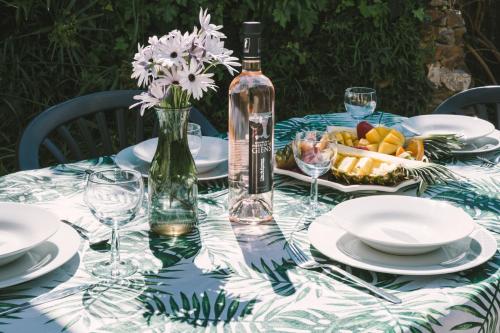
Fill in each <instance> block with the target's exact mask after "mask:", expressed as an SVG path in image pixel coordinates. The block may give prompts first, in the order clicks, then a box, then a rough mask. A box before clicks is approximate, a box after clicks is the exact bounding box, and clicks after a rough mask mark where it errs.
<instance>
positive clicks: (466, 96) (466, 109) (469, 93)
mask: <svg viewBox="0 0 500 333" xmlns="http://www.w3.org/2000/svg"><path fill="white" fill-rule="evenodd" d="M433 113H435V114H459V115H467V116H476V117H479V118H482V119H485V120H488V121H490V122H492V123H493V124H494V125H495V128H497V129H498V128H499V126H500V86H484V87H477V88H472V89H469V90H464V91H462V92H459V93H458V94H456V95H453V96H451V97H450V98H448V99H447V100H445V101H444V102H442V103H441V104H440V105H439V106H438V107H437V108H436V110H434V112H433Z"/></svg>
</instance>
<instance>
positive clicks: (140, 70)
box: [130, 44, 153, 87]
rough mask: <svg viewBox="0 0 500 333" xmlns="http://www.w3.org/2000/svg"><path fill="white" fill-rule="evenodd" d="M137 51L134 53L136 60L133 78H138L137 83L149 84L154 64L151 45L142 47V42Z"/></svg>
mask: <svg viewBox="0 0 500 333" xmlns="http://www.w3.org/2000/svg"><path fill="white" fill-rule="evenodd" d="M137 49H138V51H137V53H136V54H135V55H134V61H132V67H133V71H132V75H131V76H130V77H131V78H132V79H138V80H137V85H138V86H139V87H141V86H144V87H145V86H147V85H148V84H149V77H150V76H152V73H151V68H152V66H153V56H152V52H151V47H150V46H146V47H142V46H141V45H140V44H138V45H137Z"/></svg>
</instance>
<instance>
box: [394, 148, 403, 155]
mask: <svg viewBox="0 0 500 333" xmlns="http://www.w3.org/2000/svg"><path fill="white" fill-rule="evenodd" d="M404 152H405V149H404V148H403V147H401V146H399V147H398V150H396V154H395V155H396V156H399V155H401V154H402V153H404Z"/></svg>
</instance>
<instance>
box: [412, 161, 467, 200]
mask: <svg viewBox="0 0 500 333" xmlns="http://www.w3.org/2000/svg"><path fill="white" fill-rule="evenodd" d="M403 170H404V172H405V174H406V176H407V177H410V178H420V179H421V182H420V185H419V188H418V190H417V194H418V195H421V194H422V193H424V192H425V190H426V189H427V187H428V186H429V185H433V184H436V183H447V182H450V181H459V180H460V179H461V178H462V177H461V176H459V175H457V174H456V173H454V172H452V171H451V170H449V169H448V168H446V167H445V166H442V165H439V164H434V163H419V164H413V165H404V166H403Z"/></svg>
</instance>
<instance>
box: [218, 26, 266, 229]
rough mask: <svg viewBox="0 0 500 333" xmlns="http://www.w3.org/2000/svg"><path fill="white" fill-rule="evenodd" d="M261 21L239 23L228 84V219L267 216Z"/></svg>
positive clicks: (245, 220) (251, 219)
mask: <svg viewBox="0 0 500 333" xmlns="http://www.w3.org/2000/svg"><path fill="white" fill-rule="evenodd" d="M260 46H261V24H260V22H244V23H243V64H242V72H241V73H240V75H239V76H237V77H236V78H234V80H233V82H231V85H230V87H229V126H228V128H229V203H228V204H229V220H230V221H232V222H241V223H246V224H258V223H261V222H267V221H271V220H272V218H273V216H272V215H273V167H274V87H273V84H272V83H271V80H269V78H267V77H266V76H265V75H263V74H262V71H261V63H260Z"/></svg>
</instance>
